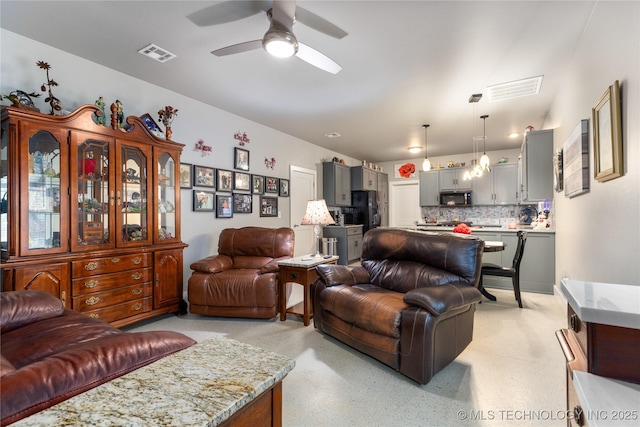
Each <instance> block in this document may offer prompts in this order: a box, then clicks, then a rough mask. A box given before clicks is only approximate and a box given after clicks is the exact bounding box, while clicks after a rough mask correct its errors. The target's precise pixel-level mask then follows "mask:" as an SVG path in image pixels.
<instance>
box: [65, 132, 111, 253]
mask: <svg viewBox="0 0 640 427" xmlns="http://www.w3.org/2000/svg"><path fill="white" fill-rule="evenodd" d="M98 138H100V137H98ZM98 138H96V136H95V135H91V134H83V133H80V132H78V133H74V134H73V135H72V148H71V158H72V159H73V160H72V164H71V170H72V171H71V173H72V175H73V176H74V177H78V180H77V184H76V185H74V187H73V189H72V191H71V193H72V194H71V198H72V208H73V210H72V212H71V224H72V227H71V248H72V250H74V251H80V250H94V249H98V248H105V247H113V246H114V244H115V241H114V238H113V235H112V233H110V230H113V227H114V225H113V224H114V218H113V211H114V209H115V190H114V186H113V179H114V178H113V176H112V175H113V174H110V173H109V166H110V164H111V162H112V158H113V153H112V147H113V144H114V143H113V141H112V140H109V139H108V138H107V139H102V138H101V139H98Z"/></svg>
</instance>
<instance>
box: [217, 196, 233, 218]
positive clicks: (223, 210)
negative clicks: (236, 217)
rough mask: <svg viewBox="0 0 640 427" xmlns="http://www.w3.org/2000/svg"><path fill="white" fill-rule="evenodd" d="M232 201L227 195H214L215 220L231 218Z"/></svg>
mask: <svg viewBox="0 0 640 427" xmlns="http://www.w3.org/2000/svg"><path fill="white" fill-rule="evenodd" d="M232 203H233V199H232V197H231V196H230V195H228V194H224V195H223V194H217V195H216V218H231V217H232V216H233V204H232Z"/></svg>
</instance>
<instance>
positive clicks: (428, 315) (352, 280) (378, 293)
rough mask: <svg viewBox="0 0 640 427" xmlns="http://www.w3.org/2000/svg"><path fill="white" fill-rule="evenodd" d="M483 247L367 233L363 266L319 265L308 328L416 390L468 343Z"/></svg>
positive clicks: (472, 241) (446, 238) (449, 239)
mask: <svg viewBox="0 0 640 427" xmlns="http://www.w3.org/2000/svg"><path fill="white" fill-rule="evenodd" d="M483 248H484V242H483V241H482V240H479V239H476V238H475V237H470V236H469V237H467V236H459V235H454V234H447V233H442V234H438V233H424V232H415V231H406V230H397V229H382V228H376V229H373V230H369V231H368V232H367V233H366V234H365V236H364V239H363V243H362V258H361V266H344V265H320V266H318V267H317V271H318V275H319V277H318V279H317V280H316V281H315V282H314V283H313V285H312V286H313V288H312V297H313V305H314V314H313V324H314V326H315V328H316V329H318V330H320V331H322V332H324V333H326V334H328V335H331V336H332V337H334V338H337V339H338V340H340V341H342V342H344V343H345V344H348V345H349V346H351V347H353V348H355V349H357V350H359V351H361V352H363V353H366V354H368V355H369V356H371V357H374V358H375V359H378V360H379V361H381V362H383V363H385V364H387V365H389V366H390V367H392V368H394V369H395V370H397V371H399V372H400V373H402V374H404V375H406V376H407V377H409V378H411V379H413V380H415V381H417V382H418V383H420V384H426V383H428V382H429V381H430V380H431V378H432V377H433V376H434V375H435V374H436V373H437V372H438V371H440V370H441V369H442V368H444V367H445V366H447V365H448V364H449V363H451V362H452V361H453V360H454V359H455V358H456V357H457V356H458V355H459V354H460V353H461V352H462V350H464V349H465V347H467V345H468V344H469V343H470V342H471V339H472V336H473V316H474V312H475V307H476V303H477V302H479V301H480V296H481V294H480V292H479V291H478V289H477V286H478V282H479V279H480V267H481V264H482V251H483Z"/></svg>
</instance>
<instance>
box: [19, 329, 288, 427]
mask: <svg viewBox="0 0 640 427" xmlns="http://www.w3.org/2000/svg"><path fill="white" fill-rule="evenodd" d="M294 366H295V361H293V360H292V359H289V358H288V357H285V356H282V355H279V354H276V353H272V352H270V351H267V350H264V349H261V348H257V347H253V346H251V345H248V344H244V343H241V342H238V341H235V340H231V339H228V338H225V337H219V338H214V339H211V340H207V341H203V342H201V343H198V344H195V345H193V346H191V347H189V348H187V349H185V350H182V351H180V352H178V353H175V354H173V355H170V356H167V357H165V358H162V359H160V360H158V361H157V362H154V363H152V364H150V365H147V366H144V367H142V368H140V369H138V370H135V371H133V372H130V373H128V374H126V375H123V376H122V377H119V378H116V379H114V380H111V381H109V382H108V383H105V384H102V385H100V386H98V387H96V388H93V389H91V390H88V391H86V392H84V393H82V394H79V395H78V396H75V397H72V398H70V399H68V400H66V401H64V402H61V403H59V404H57V405H55V406H52V407H51V408H49V409H45V410H44V411H42V412H39V413H37V414H34V415H32V416H30V417H28V418H24V419H22V420H20V421H18V422H16V423H15V424H13V425H14V426H45V425H50V426H53V425H58V426H60V425H74V426H79V425H91V426H105V427H107V426H114V425H126V426H140V427H142V426H144V427H151V426H168V425H172V426H216V425H218V424H220V423H221V422H222V421H224V420H226V419H227V418H229V417H230V416H231V415H233V414H234V413H235V412H237V411H238V410H239V409H240V408H242V407H243V406H244V405H246V404H248V403H249V402H251V401H252V400H253V399H254V398H256V397H257V396H259V395H260V394H261V393H262V392H264V391H266V390H268V389H269V388H270V387H271V386H273V385H274V384H276V383H278V382H279V381H281V380H282V379H283V378H284V377H285V376H286V375H287V374H288V373H289V372H290V371H291V370H292V369H293V367H294Z"/></svg>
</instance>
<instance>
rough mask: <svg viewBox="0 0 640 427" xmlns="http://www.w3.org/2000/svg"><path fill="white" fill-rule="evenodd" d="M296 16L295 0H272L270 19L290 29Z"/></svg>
mask: <svg viewBox="0 0 640 427" xmlns="http://www.w3.org/2000/svg"><path fill="white" fill-rule="evenodd" d="M295 16H296V2H295V1H290V0H273V7H272V8H271V19H272V20H274V21H278V22H279V23H280V24H282V25H284V26H285V27H286V28H288V29H289V31H291V27H292V26H293V20H294V19H295Z"/></svg>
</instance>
